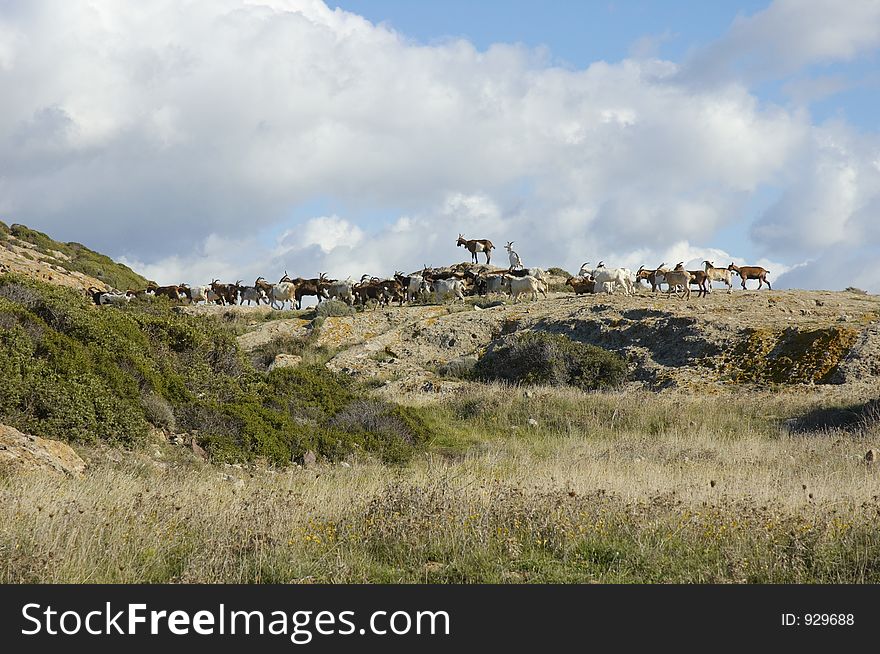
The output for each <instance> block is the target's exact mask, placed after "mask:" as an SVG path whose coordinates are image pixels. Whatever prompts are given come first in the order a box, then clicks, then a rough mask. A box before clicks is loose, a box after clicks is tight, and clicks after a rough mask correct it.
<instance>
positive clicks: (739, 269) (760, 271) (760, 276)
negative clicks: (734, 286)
mask: <svg viewBox="0 0 880 654" xmlns="http://www.w3.org/2000/svg"><path fill="white" fill-rule="evenodd" d="M727 269H728V270H732V271H733V272H735V273H736V274H737V275H739V278H740V280H742V287H743V290H744V291H745V290H746V281H747V280H749V279H757V280H758V290H761V288H762V287H763V286H764V284H765V283H766V284H767V288H768V289H770V290H771V291H772V290H773V287H772V286H770V280H769V279H767V275H769V274H770V271H769V270H767V269H765V268H762V267H761V266H735V265H733V263H731V264H730V265H729V266H727Z"/></svg>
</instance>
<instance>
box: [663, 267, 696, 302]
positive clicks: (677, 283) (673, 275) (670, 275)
mask: <svg viewBox="0 0 880 654" xmlns="http://www.w3.org/2000/svg"><path fill="white" fill-rule="evenodd" d="M681 265H682V266H683V265H684V264H681ZM661 277H662V279H660V278H661ZM692 277H693V275H691V273H689V272H688V271H687V270H684V268H683V267H682V268H681V269H677V270H665V269H661V270H658V271H657V280H658V282H657V283H658V284H659V283H662V282H666V283H667V284H669V288H668V289H667V291H666V293H667V295H668V294H669V293H672V292H674V291H675V290H676V288H678V287H681V288H682V289H684V293H685V299H688V300H689V299H690V298H691V278H692Z"/></svg>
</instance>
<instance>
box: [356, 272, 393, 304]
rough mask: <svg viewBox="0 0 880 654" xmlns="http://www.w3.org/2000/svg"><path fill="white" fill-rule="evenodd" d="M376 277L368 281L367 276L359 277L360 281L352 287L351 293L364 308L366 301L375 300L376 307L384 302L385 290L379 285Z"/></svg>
mask: <svg viewBox="0 0 880 654" xmlns="http://www.w3.org/2000/svg"><path fill="white" fill-rule="evenodd" d="M380 281H381V280H380V279H379V278H378V277H374V278H372V279H369V275H364V276H363V277H361V281H360V282H358V283H357V284H355V285H354V286H352V289H351V290H352V292H353V293H354V295H355V298H356V299H357V301H358V302H359V303H360V304H361V306H363V307H366V306H367V301H369V300H375V301H376V306H378V305H379V304H382V302H383V301H384V300H385V289H384V288H382V287H381V286H380V285H379V282H380Z"/></svg>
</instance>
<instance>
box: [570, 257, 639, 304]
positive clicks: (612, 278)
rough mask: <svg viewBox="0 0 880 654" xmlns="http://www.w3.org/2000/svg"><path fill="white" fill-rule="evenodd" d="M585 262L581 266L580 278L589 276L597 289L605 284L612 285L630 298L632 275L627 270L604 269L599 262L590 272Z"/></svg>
mask: <svg viewBox="0 0 880 654" xmlns="http://www.w3.org/2000/svg"><path fill="white" fill-rule="evenodd" d="M589 263H590V262H589V261H587V262H586V263H584V265H583V266H581V271H580V274H581V276H584V275H590V276H592V278H593V279H595V280H596V284H597V288H601V287H602V286H603V284H605V282H611V283H612V284H614V285H617V286H620V287H621V288H623V294H624V295H626V296H630V295H632V294H633V292H634V284H633V277H634V276H633V273H632V271H631V270H629V269H628V268H606V267H605V265H604V264H603V263H602V262H601V261H600V262H599V265H598V267H596V268H593V269H592V270H590V269H588V268H587V264H589Z"/></svg>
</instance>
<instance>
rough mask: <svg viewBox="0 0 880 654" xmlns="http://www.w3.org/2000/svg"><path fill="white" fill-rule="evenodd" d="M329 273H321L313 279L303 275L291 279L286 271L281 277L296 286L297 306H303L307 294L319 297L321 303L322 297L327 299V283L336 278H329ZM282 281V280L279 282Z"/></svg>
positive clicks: (283, 280)
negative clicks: (304, 277)
mask: <svg viewBox="0 0 880 654" xmlns="http://www.w3.org/2000/svg"><path fill="white" fill-rule="evenodd" d="M326 275H327V273H319V274H318V277H317V278H315V277H313V278H311V279H303V278H302V277H297V278H296V279H291V278H290V277H288V275H287V271H286V270H285V271H284V277H282V278H281V281H282V282H290V283H292V284H294V285H295V286H296V290H295V291H294V299H295V300H296V308H297V309H301V308H302V299H303V298H304V297H305V296H306V295H313V296H315V297H316V298H318V303H319V304H320V302H321V300H322V299H325V300H326V299H327V293H326V291H325V290H324V288H325V286H326V285H327V284H330V283H332V282H333V281H336V280H329V279H327V277H326ZM279 283H280V282H279Z"/></svg>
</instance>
